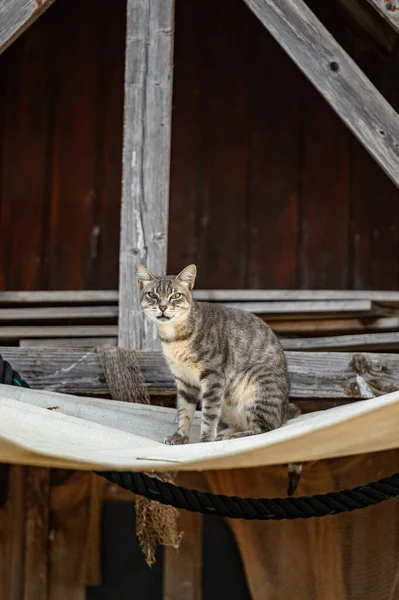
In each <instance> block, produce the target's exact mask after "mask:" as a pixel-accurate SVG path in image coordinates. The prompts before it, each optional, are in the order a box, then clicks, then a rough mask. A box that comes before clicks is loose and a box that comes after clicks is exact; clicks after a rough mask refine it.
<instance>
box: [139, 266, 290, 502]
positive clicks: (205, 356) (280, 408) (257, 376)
mask: <svg viewBox="0 0 399 600" xmlns="http://www.w3.org/2000/svg"><path fill="white" fill-rule="evenodd" d="M136 270H137V275H138V279H139V287H140V291H141V304H142V307H143V310H144V312H145V314H146V316H147V317H148V318H149V319H151V320H152V321H154V322H155V323H156V324H157V326H158V331H159V336H160V339H161V342H162V348H163V352H164V354H165V357H166V360H167V362H168V364H169V367H170V369H171V371H172V373H173V374H174V376H175V379H176V385H177V392H178V393H177V410H178V428H177V431H176V433H175V434H174V435H173V436H171V437H170V438H168V439H167V440H165V442H166V443H168V444H184V443H186V442H187V441H188V434H189V431H190V425H191V421H192V418H193V415H194V412H195V408H196V405H197V403H199V402H200V403H201V405H202V420H201V435H200V440H201V442H211V441H215V440H226V439H233V438H238V437H243V436H248V435H256V434H260V433H265V432H267V431H271V430H272V429H276V428H278V427H280V426H281V425H283V424H284V423H286V422H287V421H288V420H289V419H290V418H293V417H295V416H297V415H298V414H299V411H298V409H297V408H296V407H295V405H293V404H290V403H289V378H288V371H287V364H286V360H285V356H284V352H283V349H282V347H281V344H280V342H279V341H278V339H277V337H276V336H275V334H274V333H273V331H272V330H271V329H270V327H269V326H268V325H266V323H264V322H263V321H261V320H260V319H259V318H257V317H256V316H254V315H252V314H251V313H248V312H244V311H240V310H235V309H231V308H227V307H224V306H222V305H220V304H216V303H206V302H201V303H200V302H195V301H194V300H193V298H192V294H191V292H192V289H193V287H194V283H195V277H196V267H195V265H190V266H188V267H186V269H184V270H183V271H182V272H181V273H180V274H179V275H177V276H176V277H175V276H167V277H155V276H154V275H152V274H151V273H149V271H147V269H145V268H144V267H143V266H141V265H137V267H136ZM288 472H289V485H288V492H289V494H290V495H292V494H293V493H294V492H295V489H296V487H297V485H298V483H299V477H300V472H301V465H298V464H297V463H293V464H290V465H288Z"/></svg>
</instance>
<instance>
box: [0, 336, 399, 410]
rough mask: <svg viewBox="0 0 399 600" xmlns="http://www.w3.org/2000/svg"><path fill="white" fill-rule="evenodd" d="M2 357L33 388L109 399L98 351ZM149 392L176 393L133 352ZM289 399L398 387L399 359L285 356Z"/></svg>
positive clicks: (158, 363)
mask: <svg viewBox="0 0 399 600" xmlns="http://www.w3.org/2000/svg"><path fill="white" fill-rule="evenodd" d="M1 354H2V356H3V357H4V358H5V359H6V360H8V361H9V362H10V363H11V365H12V366H13V368H14V369H15V370H16V371H18V372H19V373H20V374H21V375H22V377H24V378H25V379H26V381H27V382H28V383H29V384H30V385H31V386H32V387H33V388H37V389H45V390H50V391H58V392H64V393H68V394H80V395H87V396H104V395H108V388H107V384H106V381H105V377H104V374H103V371H102V368H101V365H100V361H99V359H98V355H97V353H96V351H95V350H94V349H93V350H82V349H72V348H61V349H57V348H48V349H47V348H9V347H8V348H6V347H4V348H2V349H1ZM136 354H137V358H138V361H139V363H140V366H141V369H142V372H143V375H144V379H145V381H146V383H147V385H148V389H149V392H150V393H151V394H155V395H160V394H174V393H175V385H174V381H173V377H172V374H171V373H170V371H169V369H168V367H167V365H166V363H165V360H164V358H163V356H162V354H161V353H160V352H154V351H149V352H144V351H140V352H137V353H136ZM286 355H287V361H288V369H289V373H290V378H291V397H292V398H294V399H295V398H296V399H301V398H306V399H311V398H312V399H319V398H320V399H323V398H329V399H338V400H339V399H349V400H359V399H364V398H369V397H372V396H373V395H380V394H383V393H388V392H391V391H394V390H397V389H399V355H395V354H366V353H352V352H287V353H286Z"/></svg>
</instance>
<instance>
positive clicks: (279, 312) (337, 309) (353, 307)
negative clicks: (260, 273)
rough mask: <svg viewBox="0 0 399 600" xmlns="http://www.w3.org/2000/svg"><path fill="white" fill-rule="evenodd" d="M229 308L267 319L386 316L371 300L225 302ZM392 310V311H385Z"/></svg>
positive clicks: (382, 309)
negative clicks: (315, 316)
mask: <svg viewBox="0 0 399 600" xmlns="http://www.w3.org/2000/svg"><path fill="white" fill-rule="evenodd" d="M223 304H224V305H225V306H227V307H229V308H238V309H240V310H244V311H247V312H252V313H254V314H257V315H264V316H265V317H267V318H269V319H270V318H276V319H278V318H281V316H283V315H284V317H285V318H300V317H301V315H305V316H309V315H312V316H314V315H323V316H328V315H335V314H338V315H339V316H340V317H341V316H344V315H356V314H359V315H363V316H367V315H370V316H371V315H373V314H378V311H380V312H379V314H380V315H383V314H384V308H382V307H381V308H377V307H376V306H375V305H373V303H372V302H370V300H316V301H303V302H292V301H290V302H279V301H276V302H223ZM385 310H388V311H389V310H390V309H385Z"/></svg>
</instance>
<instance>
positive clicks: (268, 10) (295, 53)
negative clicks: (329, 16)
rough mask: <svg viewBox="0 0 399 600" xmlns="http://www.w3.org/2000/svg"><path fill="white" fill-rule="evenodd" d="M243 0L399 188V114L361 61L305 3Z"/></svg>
mask: <svg viewBox="0 0 399 600" xmlns="http://www.w3.org/2000/svg"><path fill="white" fill-rule="evenodd" d="M244 2H245V3H246V4H247V5H248V6H249V8H250V9H251V10H252V11H253V13H254V14H255V15H256V16H257V17H258V19H259V20H260V21H261V23H262V24H263V25H264V26H265V27H266V29H267V30H268V31H269V32H270V33H271V35H272V36H273V37H274V38H275V39H276V40H277V42H278V43H279V44H280V46H281V47H282V48H283V49H284V50H285V51H286V52H287V54H288V55H289V56H290V57H291V58H292V60H293V61H294V62H295V63H296V64H297V65H298V67H299V68H300V69H301V70H302V71H303V73H304V74H305V75H306V77H307V78H308V79H309V80H310V81H311V82H312V83H313V85H314V86H315V87H316V89H317V90H319V92H320V93H321V95H322V96H323V97H324V98H325V99H326V100H327V102H328V103H329V104H330V105H331V107H332V108H333V109H334V110H335V112H336V113H337V114H338V115H339V116H340V117H341V119H342V120H343V121H344V123H345V124H346V125H347V126H348V127H349V129H350V130H351V131H352V133H354V135H355V136H356V137H357V138H358V140H359V141H360V142H361V143H362V144H363V146H364V147H365V148H366V150H367V151H368V152H369V153H370V154H371V156H373V158H374V159H375V160H376V162H377V163H378V164H379V165H380V167H381V168H382V169H383V171H385V173H386V174H387V175H388V177H390V178H391V179H392V181H393V182H394V183H395V185H396V186H397V187H399V118H398V115H397V113H395V111H394V110H393V108H392V106H391V105H390V104H389V103H388V102H387V101H386V100H385V98H384V97H383V96H382V95H381V94H380V92H379V91H378V90H377V89H376V88H375V87H374V86H373V84H372V83H371V82H370V80H369V79H367V77H366V76H365V75H364V73H363V72H362V71H361V69H360V68H359V67H358V66H357V65H356V63H355V62H354V61H353V60H352V59H351V58H350V56H348V54H347V53H346V52H345V51H344V50H343V49H342V48H341V46H340V45H339V44H338V42H336V41H335V39H334V38H333V36H332V35H331V34H330V33H329V31H328V30H327V29H326V28H325V27H324V25H322V23H320V21H319V20H318V19H317V18H316V17H315V15H314V14H313V13H312V11H311V10H310V9H309V8H308V7H307V5H306V4H305V3H304V2H303V0H244ZM265 60H267V57H265Z"/></svg>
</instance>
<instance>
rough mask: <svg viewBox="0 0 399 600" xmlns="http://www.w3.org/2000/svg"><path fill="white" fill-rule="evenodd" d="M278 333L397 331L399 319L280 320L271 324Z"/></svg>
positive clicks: (320, 333)
mask: <svg viewBox="0 0 399 600" xmlns="http://www.w3.org/2000/svg"><path fill="white" fill-rule="evenodd" d="M270 325H271V327H272V328H273V330H274V331H276V332H277V333H287V334H288V333H290V334H295V335H323V334H340V333H356V332H366V331H369V332H372V331H375V332H378V331H395V330H398V329H399V318H398V317H377V318H375V317H371V318H368V317H366V318H357V319H353V318H352V319H342V318H336V319H312V318H310V319H302V320H300V321H295V320H292V319H291V320H289V319H288V320H279V321H273V322H271V323H270Z"/></svg>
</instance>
